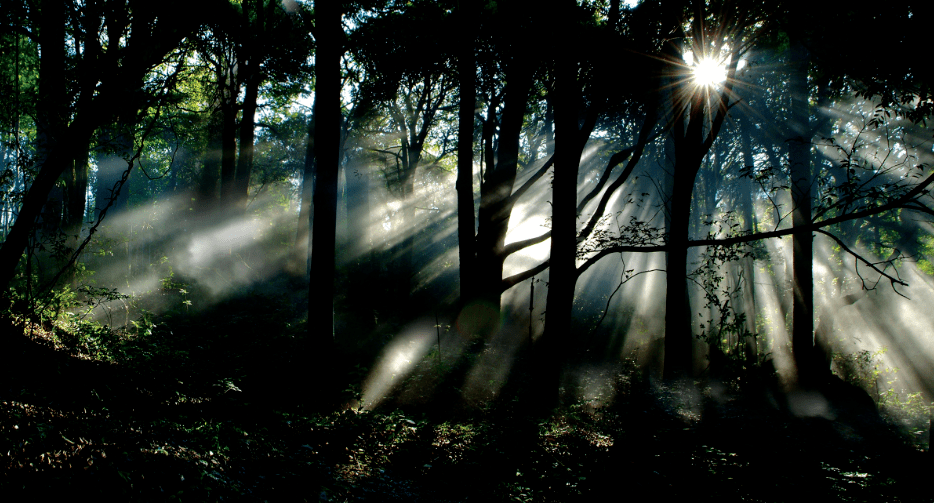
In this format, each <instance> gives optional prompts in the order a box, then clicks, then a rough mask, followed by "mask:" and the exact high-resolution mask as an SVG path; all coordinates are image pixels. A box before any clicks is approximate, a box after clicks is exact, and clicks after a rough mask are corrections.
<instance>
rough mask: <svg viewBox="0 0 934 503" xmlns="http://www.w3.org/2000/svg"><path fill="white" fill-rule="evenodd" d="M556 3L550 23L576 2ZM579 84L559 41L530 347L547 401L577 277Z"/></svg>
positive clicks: (552, 394) (566, 15)
mask: <svg viewBox="0 0 934 503" xmlns="http://www.w3.org/2000/svg"><path fill="white" fill-rule="evenodd" d="M561 6H562V7H563V9H561V8H559V9H556V11H555V13H554V14H553V15H555V16H556V17H555V19H554V20H553V21H554V23H555V25H556V26H562V25H563V23H562V22H561V21H562V19H565V20H566V19H571V18H572V17H571V16H572V15H573V12H574V9H575V8H576V2H572V1H569V0H568V1H565V2H562V4H561ZM579 104H580V88H579V86H578V81H577V64H576V62H575V59H574V52H573V51H572V49H571V47H570V46H568V45H561V46H560V48H559V49H558V53H557V62H556V63H555V101H554V114H555V136H556V137H557V139H559V140H561V141H560V142H558V143H557V144H556V145H555V156H556V159H555V167H554V178H553V180H552V194H553V195H552V205H551V208H552V217H551V258H550V266H549V267H550V272H549V279H548V294H547V297H546V308H545V309H546V312H547V318H546V320H545V321H546V322H545V331H544V333H543V334H542V336H541V338H540V341H539V344H538V347H537V348H536V351H537V352H538V355H537V360H538V362H537V365H538V366H539V367H540V369H539V370H540V379H539V380H540V382H539V383H538V386H541V387H542V389H541V393H542V396H541V398H542V399H543V405H545V406H547V405H549V404H550V402H553V401H554V400H555V399H557V398H558V396H557V392H558V384H559V379H560V363H561V358H560V357H559V355H560V352H561V348H562V347H563V346H564V345H565V344H566V342H567V341H568V339H569V338H570V337H571V333H570V332H571V313H572V311H573V308H574V288H575V285H576V283H577V178H578V171H579V169H580V152H581V150H582V147H583V145H582V144H583V141H582V139H581V132H580V129H579V127H578V119H579V117H580V109H579Z"/></svg>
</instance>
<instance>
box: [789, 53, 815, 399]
mask: <svg viewBox="0 0 934 503" xmlns="http://www.w3.org/2000/svg"><path fill="white" fill-rule="evenodd" d="M788 59H789V62H790V65H791V70H790V82H789V84H790V88H791V128H792V132H793V134H794V135H795V136H794V137H793V138H791V141H789V143H788V164H789V165H790V170H791V199H792V206H793V209H792V214H791V218H792V226H793V227H801V226H805V225H807V224H809V223H810V222H811V191H812V176H811V133H810V125H809V123H808V84H807V75H808V61H809V55H808V51H807V49H806V48H805V47H804V45H803V44H802V43H801V42H800V41H799V40H797V39H795V38H793V39H792V41H791V46H790V48H789V54H788ZM791 240H792V256H793V259H792V261H793V265H792V267H793V271H794V272H793V290H792V291H793V306H792V336H791V344H792V351H793V353H794V358H795V365H796V366H797V368H798V380H799V382H800V383H801V384H803V385H805V386H808V385H812V384H816V380H817V379H819V378H820V373H821V369H820V366H821V365H820V364H819V362H818V361H817V358H816V355H815V354H814V353H815V351H814V318H813V316H814V315H813V313H814V290H813V284H814V278H813V270H812V258H813V253H812V233H811V232H810V231H801V232H795V233H794V234H792V238H791Z"/></svg>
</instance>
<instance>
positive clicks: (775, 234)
mask: <svg viewBox="0 0 934 503" xmlns="http://www.w3.org/2000/svg"><path fill="white" fill-rule="evenodd" d="M932 182H934V174H932V175H930V176H928V177H927V178H925V179H924V181H922V182H921V183H919V184H918V185H917V186H915V188H913V189H911V190H909V191H908V192H907V193H905V195H904V196H902V197H900V198H898V199H896V200H894V201H891V202H889V203H886V204H883V205H882V206H878V207H876V208H869V209H866V210H862V211H857V212H856V213H850V214H848V215H840V216H837V217H833V218H828V219H827V220H824V221H821V222H811V223H810V224H808V225H804V226H800V227H789V228H787V229H782V230H779V231H771V232H760V233H755V234H747V235H745V236H736V237H733V238H722V239H695V240H691V241H688V248H693V247H695V246H727V245H733V244H738V243H748V242H750V241H758V240H760V239H769V238H780V237H782V236H790V235H791V234H793V233H795V232H799V231H802V230H804V231H811V232H814V231H817V230H818V229H823V228H824V227H829V226H831V225H834V224H838V223H840V222H847V221H849V220H856V219H858V218H865V217H871V216H873V215H878V214H879V213H885V212H886V211H889V210H892V209H896V208H902V207H905V205H908V204H910V203H912V202H914V201H912V200H913V199H914V197H915V196H917V195H918V194H921V193H922V192H925V189H926V188H927V186H928V185H931V183H932ZM909 208H912V209H917V208H914V207H911V206H909ZM802 227H803V228H802Z"/></svg>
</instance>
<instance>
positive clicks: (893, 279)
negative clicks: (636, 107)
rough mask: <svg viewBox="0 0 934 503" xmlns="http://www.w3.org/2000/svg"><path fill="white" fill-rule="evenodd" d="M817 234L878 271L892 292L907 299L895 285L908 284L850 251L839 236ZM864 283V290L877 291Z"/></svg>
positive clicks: (821, 231)
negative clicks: (887, 282) (834, 242)
mask: <svg viewBox="0 0 934 503" xmlns="http://www.w3.org/2000/svg"><path fill="white" fill-rule="evenodd" d="M815 232H819V233H821V234H823V235H825V236H827V237H829V238H830V239H833V240H834V241H836V243H837V244H838V245H840V248H843V251H845V252H847V253H849V254H850V255H852V256H853V258H855V259H856V260H858V261H860V262H862V263H864V264H866V265H868V266H869V268H870V269H872V270H873V271H876V272H877V273H879V274H880V275H881V276H882V277H884V278H886V279H888V280H889V282H890V283H891V284H892V290H894V291H895V293H897V294H898V295H901V296H902V297H905V296H904V295H902V294H901V293H899V291H898V290H895V284H896V283H898V284H899V285H902V286H908V283H905V282H904V281H902V280H901V279H900V278H896V277H894V276H891V275H889V274H886V273H885V271H882V270H880V269H879V268H878V267H876V264H874V263H872V262H870V261H868V260H866V259H865V258H863V256H862V255H860V254H859V253H856V252H855V251H853V250H852V249H850V247H848V246H847V245H845V244H844V243H843V241H841V240H840V238H838V237H837V236H834V235H833V234H831V233H829V232H827V231H825V230H823V229H817V230H816V231H815ZM886 262H888V261H886ZM857 274H858V273H857ZM860 279H862V277H860ZM863 283H864V284H863V288H864V289H866V290H872V289H875V285H873V287H872V288H866V285H865V282H863ZM905 298H906V299H907V298H908V297H905Z"/></svg>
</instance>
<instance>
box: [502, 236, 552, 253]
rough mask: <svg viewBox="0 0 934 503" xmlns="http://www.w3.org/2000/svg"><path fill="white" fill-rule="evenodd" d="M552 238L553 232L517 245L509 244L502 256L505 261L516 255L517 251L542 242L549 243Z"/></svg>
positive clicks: (518, 242)
mask: <svg viewBox="0 0 934 503" xmlns="http://www.w3.org/2000/svg"><path fill="white" fill-rule="evenodd" d="M550 237H551V231H548V232H546V233H544V234H542V235H541V236H536V237H534V238H529V239H523V240H522V241H516V242H515V243H509V244H508V245H506V246H505V247H504V248H503V251H502V253H501V256H502V257H503V258H504V259H505V258H506V257H508V256H510V255H512V254H513V253H516V252H517V251H520V250H523V249H525V248H528V247H529V246H532V245H537V244H538V243H541V242H542V241H547V240H548V239H549V238H550Z"/></svg>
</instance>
